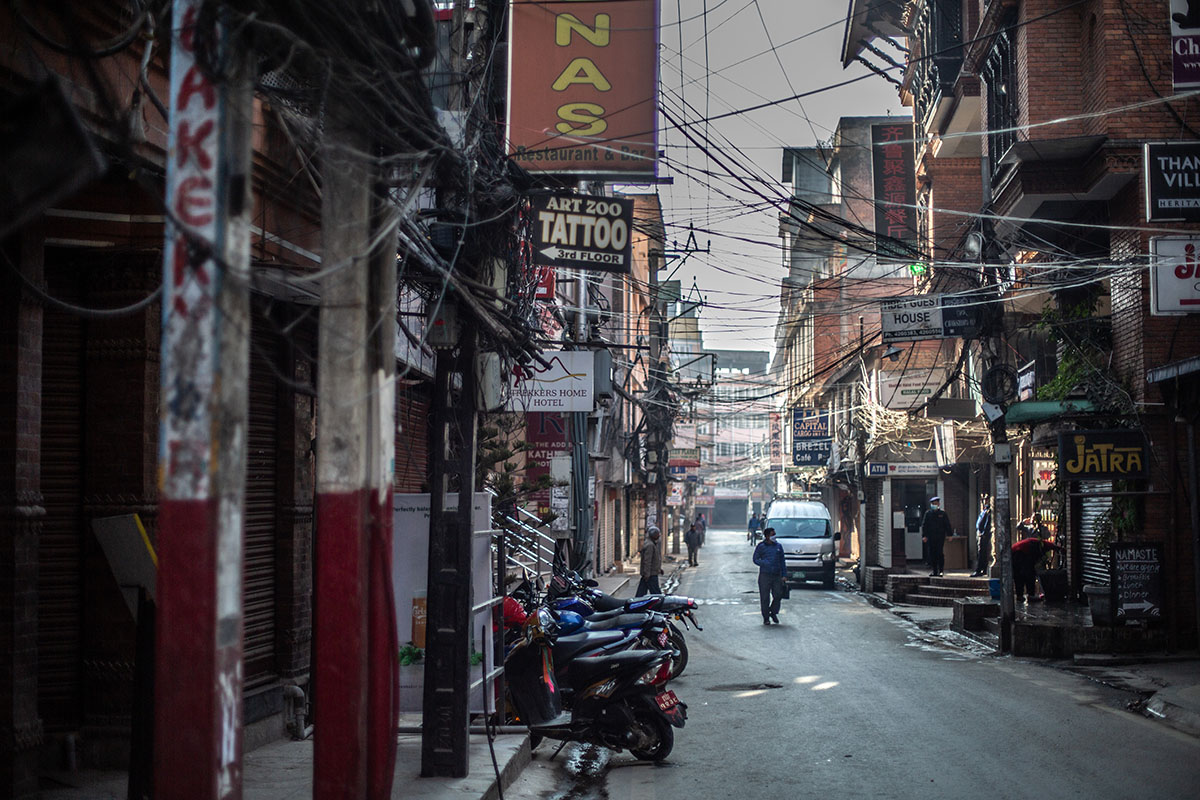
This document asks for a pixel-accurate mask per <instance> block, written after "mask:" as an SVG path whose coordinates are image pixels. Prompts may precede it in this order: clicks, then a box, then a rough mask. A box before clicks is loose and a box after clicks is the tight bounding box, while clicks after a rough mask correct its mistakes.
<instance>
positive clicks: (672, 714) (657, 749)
mask: <svg viewBox="0 0 1200 800" xmlns="http://www.w3.org/2000/svg"><path fill="white" fill-rule="evenodd" d="M553 629H554V621H553V619H552V617H551V616H550V613H549V612H548V611H547V610H545V609H540V610H539V611H538V612H537V613H534V614H530V615H529V619H528V620H527V621H526V623H525V629H524V635H523V636H522V638H521V639H520V640H519V641H518V642H517V643H516V644H515V645H514V646H513V648H512V649H511V650H510V651H509V653H508V657H507V658H506V659H505V662H504V674H505V682H506V684H507V686H508V689H509V693H510V697H511V699H512V704H513V708H514V709H515V711H516V713H517V717H518V719H519V720H520V721H522V722H524V723H525V724H526V725H528V726H529V731H530V734H531V735H532V736H533V737H534V738H536V739H539V740H540V739H541V738H542V737H545V738H547V739H558V740H561V741H563V742H588V743H591V744H597V745H600V746H603V747H608V748H611V749H613V750H629V752H630V753H632V754H633V755H634V757H635V758H639V759H643V760H647V761H661V760H663V759H664V758H666V757H667V756H668V755H669V754H670V752H671V750H672V748H673V747H674V746H675V734H674V731H673V730H672V727H675V728H682V727H683V725H684V721H685V720H686V719H687V705H686V704H684V703H682V702H680V700H679V698H678V697H676V696H675V693H674V692H673V691H671V690H669V689H668V690H664V691H660V690H659V686H660V685H661V684H662V683H664V682H665V680H666V676H667V674H668V672H669V671H670V655H671V654H670V653H669V652H666V651H658V650H630V651H626V652H623V653H616V654H613V655H606V656H587V657H581V658H575V659H573V660H572V661H571V662H570V665H569V667H568V669H567V683H568V687H563V686H562V685H561V684H560V682H559V678H558V676H557V675H556V674H555V669H554V655H553V650H552V639H553ZM564 688H569V689H570V693H571V695H572V698H573V702H572V709H571V711H563V694H564V692H563V689H564Z"/></svg>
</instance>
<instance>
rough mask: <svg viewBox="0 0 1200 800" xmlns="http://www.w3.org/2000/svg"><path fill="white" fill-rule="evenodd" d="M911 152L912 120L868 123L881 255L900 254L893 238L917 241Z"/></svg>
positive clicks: (913, 170) (913, 171)
mask: <svg viewBox="0 0 1200 800" xmlns="http://www.w3.org/2000/svg"><path fill="white" fill-rule="evenodd" d="M915 155H916V151H915V150H914V147H913V126H912V123H910V122H897V123H892V124H887V125H872V126H871V166H872V169H873V171H874V173H875V181H874V184H875V236H876V237H877V239H878V244H877V247H878V248H879V255H880V256H881V257H885V256H887V255H893V256H896V257H903V256H904V253H905V248H904V247H903V246H898V245H897V242H898V241H899V242H909V243H915V242H916V241H917V209H916V203H917V177H916V166H915V162H914V158H915Z"/></svg>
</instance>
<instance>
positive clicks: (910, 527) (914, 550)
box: [892, 478, 937, 562]
mask: <svg viewBox="0 0 1200 800" xmlns="http://www.w3.org/2000/svg"><path fill="white" fill-rule="evenodd" d="M935 494H937V481H936V480H934V479H932V478H930V479H928V480H926V479H922V478H917V479H898V478H893V479H892V517H893V519H895V520H896V521H897V522H899V521H900V520H901V519H903V527H902V528H897V529H896V530H894V532H893V534H894V538H896V539H900V538H901V537H902V542H903V548H904V557H905V560H906V561H917V560H920V561H923V562H928V559H927V558H926V556H925V549H924V547H922V542H921V519H922V518H923V517H924V516H925V510H926V509H927V508H929V498H930V497H933V496H934V495H935ZM898 515H902V516H898ZM896 534H899V535H896ZM896 544H899V542H896V543H894V544H893V546H895V545H896Z"/></svg>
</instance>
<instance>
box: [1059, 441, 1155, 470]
mask: <svg viewBox="0 0 1200 800" xmlns="http://www.w3.org/2000/svg"><path fill="white" fill-rule="evenodd" d="M1149 467H1150V459H1149V453H1148V451H1147V447H1146V437H1145V436H1144V435H1143V434H1142V432H1141V431H1129V430H1122V431H1065V432H1063V433H1060V434H1059V435H1058V472H1059V478H1060V479H1062V480H1066V481H1097V480H1111V479H1113V478H1145V477H1148V476H1149V474H1150V471H1149Z"/></svg>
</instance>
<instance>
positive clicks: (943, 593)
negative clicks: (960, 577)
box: [910, 578, 988, 597]
mask: <svg viewBox="0 0 1200 800" xmlns="http://www.w3.org/2000/svg"><path fill="white" fill-rule="evenodd" d="M934 580H937V579H936V578H935V579H934ZM917 591H918V592H920V593H921V594H923V595H933V596H934V597H983V596H986V595H987V593H988V587H987V586H986V585H985V586H983V587H976V586H970V587H966V586H941V585H939V584H930V585H928V586H922V587H921V588H920V589H918V590H917ZM910 596H911V595H910Z"/></svg>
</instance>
